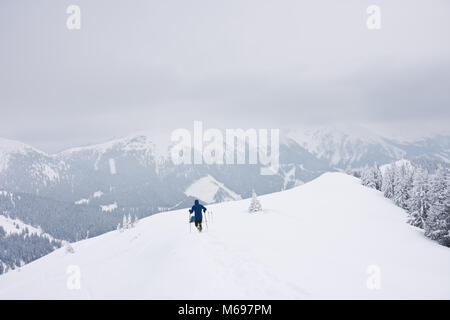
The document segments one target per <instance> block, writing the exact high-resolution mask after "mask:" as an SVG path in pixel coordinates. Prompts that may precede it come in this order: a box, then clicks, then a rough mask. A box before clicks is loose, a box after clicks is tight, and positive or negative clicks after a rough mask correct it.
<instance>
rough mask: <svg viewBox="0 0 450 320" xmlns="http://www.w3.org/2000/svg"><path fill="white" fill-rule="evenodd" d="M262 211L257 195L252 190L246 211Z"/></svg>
mask: <svg viewBox="0 0 450 320" xmlns="http://www.w3.org/2000/svg"><path fill="white" fill-rule="evenodd" d="M258 211H262V207H261V203H260V202H259V200H258V197H257V196H256V192H255V191H254V190H253V192H252V202H251V203H250V207H249V208H248V212H250V213H253V212H258Z"/></svg>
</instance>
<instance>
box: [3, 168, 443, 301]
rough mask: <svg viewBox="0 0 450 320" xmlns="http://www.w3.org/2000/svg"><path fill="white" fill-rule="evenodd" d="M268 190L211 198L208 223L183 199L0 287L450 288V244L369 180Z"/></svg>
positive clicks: (190, 294)
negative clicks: (192, 217)
mask: <svg viewBox="0 0 450 320" xmlns="http://www.w3.org/2000/svg"><path fill="white" fill-rule="evenodd" d="M259 198H260V202H261V204H262V207H263V211H262V212H259V213H254V214H250V213H248V211H247V210H248V205H249V201H250V200H249V199H245V200H239V201H232V202H224V203H220V204H216V205H210V206H207V208H208V209H209V211H212V212H214V214H213V216H208V215H207V216H206V217H207V218H208V223H209V224H208V227H206V225H205V232H204V233H202V234H199V233H198V232H197V231H195V232H194V230H192V232H189V226H188V223H187V211H186V210H177V211H171V212H166V213H161V214H158V215H155V216H151V217H149V218H145V219H141V220H140V221H139V222H138V223H137V225H136V226H135V227H134V228H132V229H128V230H125V231H124V232H119V231H112V232H109V233H106V234H103V235H101V236H98V237H95V238H92V239H87V240H83V241H79V242H76V243H73V244H72V247H73V249H74V253H70V252H67V250H65V249H64V248H62V249H59V250H56V251H54V252H52V253H51V254H49V255H47V256H45V257H43V258H41V259H38V260H36V261H34V262H32V263H30V264H28V265H26V266H24V267H22V268H21V270H20V272H16V271H12V272H8V273H6V274H4V275H2V276H0V298H1V299H19V298H20V299H23V298H29V299H51V298H57V299H317V298H323V299H330V298H333V299H405V298H410V299H449V298H450V287H449V286H448V285H444V284H448V283H450V273H449V272H448V270H450V255H449V249H448V248H446V247H443V246H439V245H438V244H437V243H435V242H433V241H430V240H428V239H426V238H425V237H423V235H422V233H421V231H420V230H419V229H416V228H414V227H412V226H410V225H408V224H406V223H405V219H406V213H405V212H404V211H403V210H402V209H400V208H398V207H396V206H395V205H394V204H393V203H392V202H391V201H389V200H387V199H385V198H384V197H383V195H382V194H381V192H378V191H375V190H373V189H369V188H366V187H363V186H362V185H361V183H360V180H359V179H356V178H354V177H351V176H348V175H345V174H342V173H327V174H324V175H322V176H320V177H319V178H317V179H315V180H314V181H311V182H309V183H306V184H304V185H302V186H299V187H295V188H292V189H290V190H287V191H282V192H277V193H272V194H268V195H265V196H261V197H259ZM237 222H238V223H237ZM318 227H320V233H317V228H318ZM180 266H182V267H181V269H180ZM130 270H131V271H132V272H130ZM199 270H201V272H199ZM374 270H375V271H376V272H375V273H374ZM430 270H432V272H430ZM374 277H375V278H376V279H375V280H376V281H375V280H374ZM41 279H45V283H43V282H41ZM74 283H75V284H78V285H79V286H78V287H75V288H74V285H73V284H74Z"/></svg>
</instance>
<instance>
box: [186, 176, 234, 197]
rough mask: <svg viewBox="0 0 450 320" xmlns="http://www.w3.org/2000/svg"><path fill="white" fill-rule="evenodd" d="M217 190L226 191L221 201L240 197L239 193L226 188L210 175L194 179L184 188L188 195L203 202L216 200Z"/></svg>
mask: <svg viewBox="0 0 450 320" xmlns="http://www.w3.org/2000/svg"><path fill="white" fill-rule="evenodd" d="M219 190H223V191H224V192H225V193H226V196H225V198H224V199H222V200H223V201H230V200H239V199H241V196H240V195H238V194H237V193H235V192H234V191H232V190H230V189H228V188H227V187H225V185H224V184H223V183H221V182H219V181H217V180H216V179H214V178H213V177H212V176H210V175H207V176H205V177H203V178H200V179H198V180H197V181H195V182H194V183H193V184H191V185H190V186H189V187H188V188H187V189H186V191H185V192H184V194H185V195H187V196H190V197H194V198H198V199H200V200H201V201H203V202H205V203H213V202H216V201H215V199H214V196H215V195H216V194H217V192H218V191H219Z"/></svg>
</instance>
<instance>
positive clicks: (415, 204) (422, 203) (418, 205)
mask: <svg viewBox="0 0 450 320" xmlns="http://www.w3.org/2000/svg"><path fill="white" fill-rule="evenodd" d="M429 187H430V186H429V181H428V171H426V170H424V169H421V168H418V169H416V170H415V171H414V174H413V186H412V188H411V190H410V197H409V198H410V200H409V201H410V202H409V219H408V223H409V224H411V225H413V226H415V227H418V228H422V229H423V227H424V222H425V220H426V219H427V214H428V210H429V207H430V202H429Z"/></svg>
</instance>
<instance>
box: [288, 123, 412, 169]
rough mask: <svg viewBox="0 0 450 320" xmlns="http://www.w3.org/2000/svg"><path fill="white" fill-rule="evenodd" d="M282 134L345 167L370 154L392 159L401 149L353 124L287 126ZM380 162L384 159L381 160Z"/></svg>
mask: <svg viewBox="0 0 450 320" xmlns="http://www.w3.org/2000/svg"><path fill="white" fill-rule="evenodd" d="M286 137H287V138H289V139H292V140H293V141H296V142H297V143H298V144H299V145H300V146H302V147H303V148H305V149H306V150H308V151H309V152H311V153H312V154H314V155H315V156H317V157H318V158H320V159H326V160H328V161H329V162H330V164H331V165H332V166H338V167H341V168H345V167H346V166H352V165H356V166H358V165H359V163H362V162H364V161H368V160H370V159H371V158H375V159H377V158H378V159H382V160H386V162H388V160H393V159H398V158H401V157H402V156H403V155H404V152H403V151H402V150H401V149H399V148H397V147H396V146H394V145H392V144H391V143H389V142H388V141H387V140H386V139H385V138H383V137H381V136H379V135H377V134H374V133H372V132H371V131H370V130H368V129H366V128H364V127H360V126H354V125H333V126H320V127H315V128H314V127H311V128H305V129H297V130H287V132H286ZM382 162H384V161H382Z"/></svg>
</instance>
